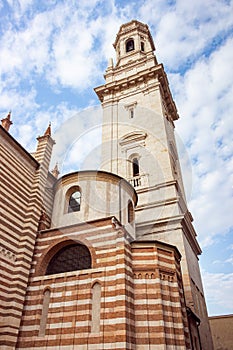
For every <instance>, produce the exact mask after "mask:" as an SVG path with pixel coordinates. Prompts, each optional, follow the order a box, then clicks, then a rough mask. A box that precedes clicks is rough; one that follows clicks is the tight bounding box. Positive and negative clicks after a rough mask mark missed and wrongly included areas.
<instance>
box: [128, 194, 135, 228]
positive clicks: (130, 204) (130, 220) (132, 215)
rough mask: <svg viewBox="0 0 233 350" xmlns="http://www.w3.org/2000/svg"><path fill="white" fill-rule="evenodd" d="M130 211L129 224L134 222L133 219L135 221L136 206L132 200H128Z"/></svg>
mask: <svg viewBox="0 0 233 350" xmlns="http://www.w3.org/2000/svg"><path fill="white" fill-rule="evenodd" d="M127 209H128V213H127V215H128V223H129V224H132V223H133V221H134V207H133V203H132V201H130V200H129V201H128V208H127Z"/></svg>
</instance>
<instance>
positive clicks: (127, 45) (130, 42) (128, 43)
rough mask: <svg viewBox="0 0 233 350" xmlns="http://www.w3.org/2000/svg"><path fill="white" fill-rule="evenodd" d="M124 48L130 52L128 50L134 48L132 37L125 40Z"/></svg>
mask: <svg viewBox="0 0 233 350" xmlns="http://www.w3.org/2000/svg"><path fill="white" fill-rule="evenodd" d="M125 50H126V52H130V51H133V50H134V41H133V39H129V40H128V41H127V42H126V46H125Z"/></svg>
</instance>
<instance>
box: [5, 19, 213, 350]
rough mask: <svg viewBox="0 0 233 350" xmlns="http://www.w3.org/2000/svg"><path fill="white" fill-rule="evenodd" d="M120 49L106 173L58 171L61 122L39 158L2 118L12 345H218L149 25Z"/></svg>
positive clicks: (43, 140) (107, 87)
mask: <svg viewBox="0 0 233 350" xmlns="http://www.w3.org/2000/svg"><path fill="white" fill-rule="evenodd" d="M114 47H115V49H116V57H117V62H116V65H115V66H114V65H113V62H112V60H110V62H109V66H108V68H107V70H106V74H105V79H106V83H105V84H104V85H102V86H100V87H97V88H96V89H95V91H96V93H97V95H98V97H99V99H100V101H101V103H102V107H103V133H102V135H103V142H102V164H101V171H80V172H74V173H71V174H66V175H64V176H62V177H61V178H59V179H57V176H58V169H57V168H55V169H54V170H53V171H52V172H49V162H50V158H51V153H52V146H53V144H54V141H53V139H52V137H51V130H50V126H49V127H48V129H47V130H46V131H45V133H44V135H43V136H41V137H38V147H37V150H36V152H35V154H33V156H32V155H30V154H29V153H28V152H27V151H26V150H25V149H23V148H22V147H21V146H20V145H19V144H18V143H17V141H16V140H14V139H13V138H12V137H11V136H10V134H9V129H10V125H11V124H12V122H11V120H10V115H8V116H7V117H6V118H5V119H3V120H2V126H0V137H1V142H0V152H1V158H0V159H1V173H0V176H1V192H0V203H1V205H2V206H3V211H2V216H1V242H0V244H1V245H0V258H1V269H2V273H1V277H0V278H1V286H0V288H1V299H2V302H1V305H0V317H1V321H0V347H1V349H58V348H62V349H140V350H144V349H145V350H146V349H195V350H200V349H203V350H204V349H206V350H211V349H212V340H211V334H210V329H209V323H208V317H207V312H206V306H205V298H204V294H203V288H202V282H201V276H200V271H199V265H198V254H200V253H201V250H200V247H199V245H198V243H197V240H196V233H195V231H194V229H193V226H192V216H191V214H190V213H189V211H188V209H187V205H186V199H185V194H184V188H183V182H182V176H181V170H180V165H179V159H178V154H177V149H176V142H175V136H174V122H175V120H177V119H178V114H177V110H176V106H175V103H174V101H173V99H172V96H171V92H170V89H169V85H168V81H167V77H166V74H165V72H164V69H163V66H162V65H161V64H158V63H157V59H156V57H155V55H154V52H153V51H154V49H155V48H154V43H153V39H152V37H151V35H150V32H149V29H148V27H147V26H146V25H144V24H143V23H140V22H137V21H132V22H130V23H127V24H124V25H122V26H121V28H120V30H119V33H118V34H117V37H116V41H115V43H114Z"/></svg>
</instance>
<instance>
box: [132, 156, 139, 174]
mask: <svg viewBox="0 0 233 350" xmlns="http://www.w3.org/2000/svg"><path fill="white" fill-rule="evenodd" d="M138 175H139V162H138V158H133V176H138Z"/></svg>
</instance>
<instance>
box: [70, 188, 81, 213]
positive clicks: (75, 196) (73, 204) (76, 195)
mask: <svg viewBox="0 0 233 350" xmlns="http://www.w3.org/2000/svg"><path fill="white" fill-rule="evenodd" d="M80 204H81V192H80V191H75V192H73V193H72V194H71V196H70V198H69V205H68V213H72V212H74V211H80Z"/></svg>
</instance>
